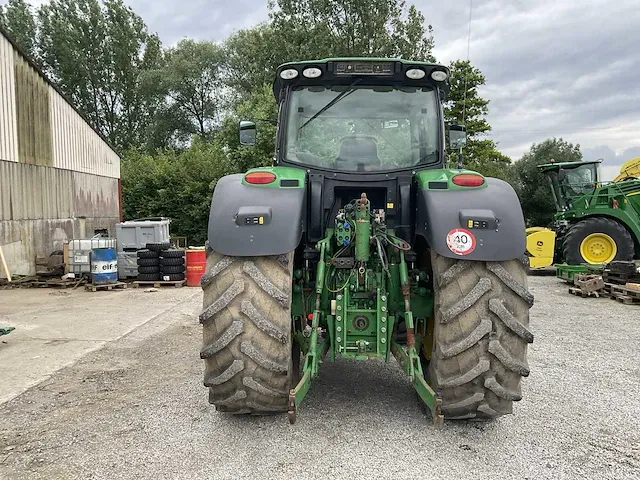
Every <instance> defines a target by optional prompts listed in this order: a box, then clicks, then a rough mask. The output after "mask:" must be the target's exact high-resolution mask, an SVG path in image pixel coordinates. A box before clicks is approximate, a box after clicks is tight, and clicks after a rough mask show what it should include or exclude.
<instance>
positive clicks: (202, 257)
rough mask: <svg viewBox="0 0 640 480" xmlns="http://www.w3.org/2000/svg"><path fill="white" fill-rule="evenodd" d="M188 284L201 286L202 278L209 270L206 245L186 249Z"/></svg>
mask: <svg viewBox="0 0 640 480" xmlns="http://www.w3.org/2000/svg"><path fill="white" fill-rule="evenodd" d="M186 257H187V259H186V260H187V261H186V265H187V286H189V287H199V286H200V278H201V277H202V275H204V272H206V270H207V254H206V253H205V250H204V247H202V248H193V249H189V250H187V251H186Z"/></svg>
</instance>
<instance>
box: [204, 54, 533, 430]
mask: <svg viewBox="0 0 640 480" xmlns="http://www.w3.org/2000/svg"><path fill="white" fill-rule="evenodd" d="M448 77H449V70H448V69H447V68H446V67H444V66H442V65H435V64H429V63H423V62H410V61H406V60H398V59H354V58H342V59H325V60H318V61H309V62H298V63H289V64H285V65H282V66H280V67H279V68H278V69H277V71H276V78H275V81H274V87H273V91H274V95H275V99H276V101H277V103H278V106H279V109H278V112H279V113H278V120H277V133H276V148H275V162H274V163H275V165H274V166H272V167H263V168H255V169H252V170H250V171H248V172H246V173H244V174H235V175H229V176H226V177H223V178H221V179H220V180H219V181H218V182H217V184H216V187H215V189H214V192H213V198H212V202H211V213H210V218H209V235H208V247H207V255H208V264H207V273H206V274H205V275H204V276H203V279H202V285H203V289H204V309H203V312H202V314H201V315H200V321H201V323H202V324H203V347H202V350H201V352H200V355H201V357H202V358H203V359H204V361H205V375H204V384H205V385H206V386H207V387H208V389H209V401H210V402H211V403H212V404H214V405H215V406H216V409H217V410H219V411H224V412H229V413H234V414H240V413H252V414H256V413H265V412H273V411H275V412H288V415H289V419H290V421H291V422H294V421H295V419H296V417H297V412H298V409H299V406H300V404H301V402H302V401H303V399H304V397H305V395H306V394H307V392H308V391H309V388H310V387H311V384H312V382H313V379H314V378H315V377H316V376H317V375H318V374H319V370H320V366H321V363H322V360H323V359H330V360H332V361H333V360H336V359H337V358H339V357H342V358H347V359H354V360H356V359H357V360H368V359H378V360H382V361H384V362H387V361H389V359H390V357H395V359H396V360H397V361H398V362H399V364H400V365H401V367H402V369H403V371H404V372H405V374H406V375H407V377H408V379H409V385H411V386H413V388H414V389H415V391H416V393H417V395H418V397H419V398H420V400H421V401H422V402H423V403H424V404H425V405H426V406H427V407H428V409H429V410H430V412H431V414H432V416H433V419H434V421H435V422H436V423H437V424H441V423H442V421H443V420H444V418H445V417H447V418H451V419H456V418H493V417H497V416H500V415H504V414H507V413H511V411H512V402H514V401H518V400H520V398H521V393H520V380H521V378H522V377H523V376H527V375H528V374H529V368H528V366H527V362H526V350H527V344H528V343H530V342H532V341H533V335H532V334H531V332H530V331H529V329H528V323H529V313H528V312H529V308H530V307H531V305H532V303H533V297H532V295H531V294H530V293H529V292H528V290H527V279H526V267H525V263H524V261H525V260H526V259H525V258H524V252H525V229H524V219H523V215H522V211H521V208H520V206H519V205H520V204H519V202H518V198H517V196H516V194H515V192H514V190H513V189H512V188H511V186H510V185H509V184H508V183H506V182H503V181H502V180H499V179H494V178H488V177H484V176H482V175H480V174H478V173H476V172H473V171H469V170H464V169H455V170H451V169H447V168H445V165H446V161H445V160H446V150H447V146H446V145H445V138H446V137H447V133H448V137H449V148H450V149H459V148H463V147H464V146H465V141H466V140H465V139H466V135H465V131H464V127H463V126H461V125H452V126H450V127H449V129H448V132H447V129H446V126H445V122H444V112H443V104H444V102H445V101H446V98H447V93H448V88H449V83H448ZM239 130H240V132H239V133H240V140H241V142H242V143H243V144H246V145H251V144H253V143H255V139H256V131H257V127H256V122H255V119H253V120H252V119H246V120H243V121H242V122H240V125H239ZM372 401H375V399H372Z"/></svg>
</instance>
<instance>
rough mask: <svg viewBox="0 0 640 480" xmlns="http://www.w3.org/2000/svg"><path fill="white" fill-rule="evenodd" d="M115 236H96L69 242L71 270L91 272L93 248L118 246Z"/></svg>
mask: <svg viewBox="0 0 640 480" xmlns="http://www.w3.org/2000/svg"><path fill="white" fill-rule="evenodd" d="M117 244H118V242H117V240H116V239H115V238H105V237H94V238H84V239H76V240H71V241H70V242H69V272H71V273H80V274H82V273H91V250H93V249H94V248H116V247H117Z"/></svg>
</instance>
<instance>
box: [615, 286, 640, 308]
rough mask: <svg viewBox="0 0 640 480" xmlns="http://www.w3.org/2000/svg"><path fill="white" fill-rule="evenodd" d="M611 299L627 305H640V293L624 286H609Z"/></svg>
mask: <svg viewBox="0 0 640 480" xmlns="http://www.w3.org/2000/svg"><path fill="white" fill-rule="evenodd" d="M608 288H609V290H610V292H611V293H610V295H611V298H612V299H614V300H617V301H618V302H620V303H624V304H625V305H640V291H638V290H636V289H632V288H627V287H625V286H622V285H613V284H609V285H608Z"/></svg>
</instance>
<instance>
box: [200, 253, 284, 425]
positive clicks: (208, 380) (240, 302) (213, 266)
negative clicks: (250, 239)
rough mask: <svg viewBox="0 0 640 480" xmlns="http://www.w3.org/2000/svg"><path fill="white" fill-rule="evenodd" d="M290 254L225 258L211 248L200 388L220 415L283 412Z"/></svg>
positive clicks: (204, 283) (205, 286) (202, 318)
mask: <svg viewBox="0 0 640 480" xmlns="http://www.w3.org/2000/svg"><path fill="white" fill-rule="evenodd" d="M292 271H293V252H291V253H289V254H286V255H277V256H264V257H228V256H224V255H221V254H219V253H216V252H214V251H212V250H209V251H208V254H207V272H206V273H205V274H204V275H203V276H202V281H201V283H202V288H203V290H204V302H203V304H204V305H203V306H204V310H203V312H202V314H201V315H200V323H202V325H203V347H202V350H201V352H200V357H201V358H202V359H204V361H205V374H204V384H205V386H207V387H209V402H210V403H212V404H214V405H215V406H216V409H217V410H219V411H224V412H230V413H236V414H240V413H251V414H265V413H272V412H286V411H287V410H288V398H289V389H290V387H291V381H292V377H293V370H294V365H293V364H294V362H293V357H292V336H291V290H292V280H291V279H292Z"/></svg>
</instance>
